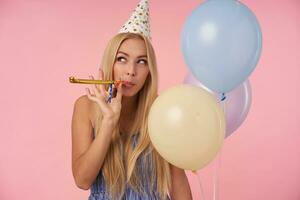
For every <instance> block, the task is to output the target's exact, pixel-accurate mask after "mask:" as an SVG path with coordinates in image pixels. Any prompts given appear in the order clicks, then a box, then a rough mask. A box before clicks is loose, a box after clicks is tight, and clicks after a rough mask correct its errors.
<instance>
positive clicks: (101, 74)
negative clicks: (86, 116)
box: [98, 68, 105, 94]
mask: <svg viewBox="0 0 300 200" xmlns="http://www.w3.org/2000/svg"><path fill="white" fill-rule="evenodd" d="M98 77H99V80H103V70H102V69H101V68H99V73H98ZM99 88H100V91H101V93H103V94H105V87H104V85H103V84H99Z"/></svg>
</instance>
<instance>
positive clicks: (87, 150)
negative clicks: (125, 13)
mask: <svg viewBox="0 0 300 200" xmlns="http://www.w3.org/2000/svg"><path fill="white" fill-rule="evenodd" d="M101 66H102V69H100V71H99V79H103V80H124V81H127V82H129V83H127V84H119V85H117V86H116V87H115V88H114V89H115V93H116V94H115V95H114V97H113V98H112V100H111V102H107V98H108V94H107V92H106V90H107V89H108V86H107V85H106V86H104V85H96V84H95V85H93V87H92V92H91V91H90V89H87V95H82V96H81V97H79V98H78V99H77V100H76V102H75V104H74V112H73V118H72V171H73V176H74V179H75V183H76V185H77V186H78V187H79V188H81V189H84V190H87V189H90V190H91V193H90V196H89V200H100V199H101V200H108V199H112V200H115V199H130V200H142V199H144V200H147V199H149V200H150V199H151V200H152V199H159V200H165V199H170V198H171V199H172V200H191V199H192V195H191V190H190V187H189V183H188V180H187V177H186V175H185V172H184V170H182V169H180V168H177V167H175V166H173V165H171V164H170V163H168V162H167V161H166V160H164V159H163V158H162V157H161V156H160V155H159V154H158V152H157V151H155V149H154V147H153V146H152V144H151V140H150V138H149V133H148V129H147V119H148V112H149V109H150V107H151V105H152V103H153V102H154V100H155V98H156V97H157V86H158V75H157V67H156V58H155V53H154V49H153V47H152V45H151V42H150V40H149V39H148V38H147V37H145V36H144V35H143V34H138V33H118V34H117V35H115V36H114V37H113V38H112V39H111V40H110V41H109V43H108V45H107V47H106V49H105V51H104V55H103V58H102V65H101ZM90 78H91V79H93V77H92V76H90Z"/></svg>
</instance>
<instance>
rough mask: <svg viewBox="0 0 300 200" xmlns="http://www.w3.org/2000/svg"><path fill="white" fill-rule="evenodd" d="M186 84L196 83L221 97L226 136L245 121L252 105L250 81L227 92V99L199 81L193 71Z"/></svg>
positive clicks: (187, 76) (188, 75) (189, 74)
mask: <svg viewBox="0 0 300 200" xmlns="http://www.w3.org/2000/svg"><path fill="white" fill-rule="evenodd" d="M183 82H184V83H185V84H191V85H195V86H198V87H201V88H204V89H205V90H207V91H208V92H210V93H211V94H213V95H214V96H216V98H218V99H219V101H220V103H221V104H222V105H223V108H224V112H225V118H226V133H225V138H226V137H228V136H229V135H231V134H232V133H233V132H234V131H236V129H238V127H240V126H241V124H242V123H243V122H244V121H245V119H246V117H247V115H248V112H249V109H250V105H251V100H252V99H251V96H252V95H251V94H252V93H251V86H250V81H249V80H246V81H245V82H243V83H242V84H241V85H239V86H238V87H236V88H234V89H233V90H231V91H230V92H228V93H226V94H225V97H226V98H225V99H224V100H223V101H221V98H220V96H221V95H220V94H218V93H215V92H213V91H212V90H210V89H209V88H207V87H206V86H204V85H203V84H202V83H200V81H198V80H197V79H196V78H195V76H193V75H192V73H188V74H187V75H186V77H185V78H184V81H183Z"/></svg>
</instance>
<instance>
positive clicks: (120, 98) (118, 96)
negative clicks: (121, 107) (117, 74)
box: [116, 82, 123, 102]
mask: <svg viewBox="0 0 300 200" xmlns="http://www.w3.org/2000/svg"><path fill="white" fill-rule="evenodd" d="M122 85H123V83H122V82H121V83H120V84H119V85H118V88H117V96H116V99H117V101H119V102H121V100H122V96H123V91H122V89H123V88H122Z"/></svg>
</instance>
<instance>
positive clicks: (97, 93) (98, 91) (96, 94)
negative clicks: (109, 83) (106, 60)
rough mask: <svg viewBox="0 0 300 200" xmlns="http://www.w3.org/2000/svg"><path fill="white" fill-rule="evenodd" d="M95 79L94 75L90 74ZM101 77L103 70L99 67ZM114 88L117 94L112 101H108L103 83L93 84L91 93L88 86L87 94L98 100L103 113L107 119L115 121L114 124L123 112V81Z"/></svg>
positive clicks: (100, 76) (101, 76)
mask: <svg viewBox="0 0 300 200" xmlns="http://www.w3.org/2000/svg"><path fill="white" fill-rule="evenodd" d="M89 77H90V78H91V79H93V80H94V77H93V76H91V75H90V76H89ZM99 79H100V80H103V71H102V69H99ZM113 89H116V90H117V91H116V92H117V94H116V96H115V97H112V99H111V102H110V103H109V102H107V99H108V95H109V94H108V92H107V91H105V88H104V85H103V84H93V88H92V90H93V94H91V92H90V90H89V88H86V92H87V96H88V98H89V99H90V100H92V101H94V102H96V103H97V104H98V105H99V107H100V109H101V112H102V114H103V118H104V119H105V120H110V121H112V122H113V125H116V124H117V122H118V121H119V117H120V113H121V107H122V106H121V102H122V82H121V83H120V84H118V85H117V88H115V86H114V85H113Z"/></svg>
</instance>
